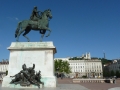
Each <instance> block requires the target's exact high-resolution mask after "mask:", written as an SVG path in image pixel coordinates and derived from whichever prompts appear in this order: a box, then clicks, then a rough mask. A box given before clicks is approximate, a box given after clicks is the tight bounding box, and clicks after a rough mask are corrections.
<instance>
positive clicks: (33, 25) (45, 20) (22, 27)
mask: <svg viewBox="0 0 120 90" xmlns="http://www.w3.org/2000/svg"><path fill="white" fill-rule="evenodd" d="M49 18H50V19H51V18H52V14H51V10H50V9H48V10H45V11H44V12H42V15H41V17H40V18H37V17H34V19H37V20H23V21H21V22H19V23H18V26H17V29H16V31H15V38H16V41H17V42H18V41H19V36H20V35H21V34H22V33H23V32H24V33H23V36H24V37H25V38H26V39H27V41H28V42H29V41H30V39H29V38H28V37H27V36H26V34H28V33H29V32H30V31H31V30H34V31H39V32H40V33H41V34H42V35H41V39H40V41H42V39H43V37H44V34H45V33H46V30H47V31H49V33H48V35H47V36H46V37H48V36H49V35H50V33H51V30H50V29H49V28H48V26H49Z"/></svg>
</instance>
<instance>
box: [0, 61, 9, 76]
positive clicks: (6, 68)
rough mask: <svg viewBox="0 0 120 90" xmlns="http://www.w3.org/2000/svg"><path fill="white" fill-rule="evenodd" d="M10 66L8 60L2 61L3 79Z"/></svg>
mask: <svg viewBox="0 0 120 90" xmlns="http://www.w3.org/2000/svg"><path fill="white" fill-rule="evenodd" d="M8 65H9V61H8V60H7V59H6V60H4V59H3V60H2V61H1V62H0V78H3V77H4V76H5V75H6V71H8Z"/></svg>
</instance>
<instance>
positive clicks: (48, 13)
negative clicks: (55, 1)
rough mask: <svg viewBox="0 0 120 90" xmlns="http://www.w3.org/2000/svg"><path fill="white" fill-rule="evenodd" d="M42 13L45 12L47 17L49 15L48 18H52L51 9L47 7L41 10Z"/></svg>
mask: <svg viewBox="0 0 120 90" xmlns="http://www.w3.org/2000/svg"><path fill="white" fill-rule="evenodd" d="M43 14H45V15H46V16H47V17H49V18H50V19H51V18H52V14H51V10H50V9H47V10H45V11H44V12H43Z"/></svg>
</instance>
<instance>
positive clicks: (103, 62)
mask: <svg viewBox="0 0 120 90" xmlns="http://www.w3.org/2000/svg"><path fill="white" fill-rule="evenodd" d="M99 60H101V62H102V65H104V64H108V63H112V60H108V59H104V58H99Z"/></svg>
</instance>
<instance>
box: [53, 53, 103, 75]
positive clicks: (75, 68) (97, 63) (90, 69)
mask: <svg viewBox="0 0 120 90" xmlns="http://www.w3.org/2000/svg"><path fill="white" fill-rule="evenodd" d="M59 59H61V60H64V61H65V60H66V61H68V62H69V64H70V67H71V71H72V73H71V74H70V76H74V77H82V76H87V77H103V68H102V62H101V60H98V59H95V58H94V59H92V58H91V55H90V53H86V54H83V55H82V56H80V57H75V58H74V57H68V58H55V59H54V60H59ZM76 59H77V60H76Z"/></svg>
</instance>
